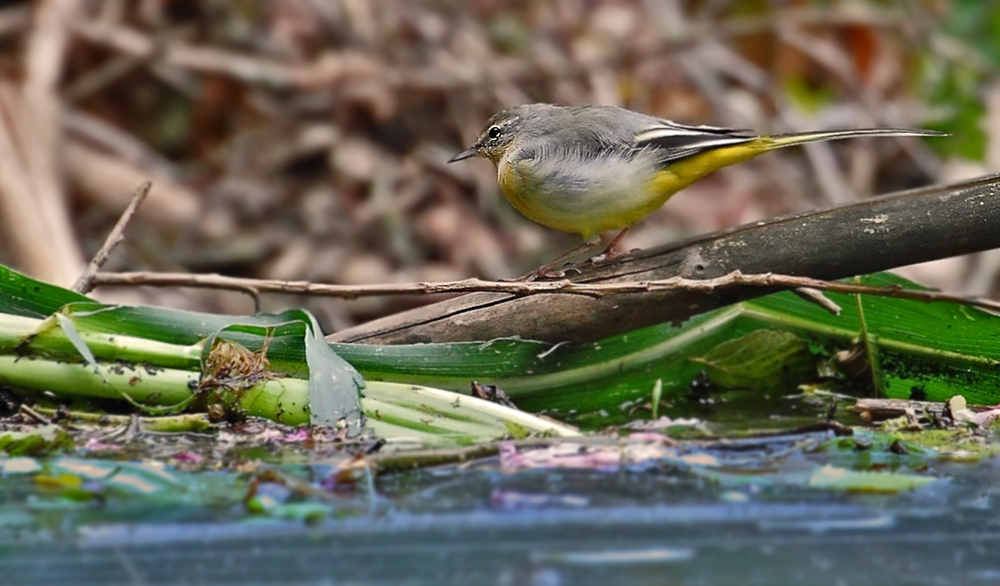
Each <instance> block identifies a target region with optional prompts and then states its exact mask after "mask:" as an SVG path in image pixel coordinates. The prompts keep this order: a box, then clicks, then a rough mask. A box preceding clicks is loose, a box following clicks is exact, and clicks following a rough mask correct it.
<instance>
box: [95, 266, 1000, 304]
mask: <svg viewBox="0 0 1000 586" xmlns="http://www.w3.org/2000/svg"><path fill="white" fill-rule="evenodd" d="M93 283H94V285H95V286H108V285H110V286H126V285H132V286H138V285H145V286H153V287H196V288H204V289H226V290H231V291H256V292H258V293H287V294H298V295H302V294H305V295H316V296H319V297H339V298H342V299H357V298H358V297H372V296H377V295H443V294H455V293H507V294H510V295H517V296H522V297H523V296H528V295H541V294H557V293H561V294H566V295H583V296H585V297H592V298H594V299H599V298H602V297H606V296H613V295H627V294H635V293H657V292H664V291H689V292H695V293H701V294H704V295H710V294H712V293H715V292H716V291H717V290H720V289H726V288H732V287H767V288H770V289H774V288H779V289H799V288H807V289H813V290H818V291H830V292H833V293H845V294H858V295H877V296H880V297H896V298H899V299H912V300H915V301H925V302H931V301H948V302H952V303H965V304H968V305H973V306H975V307H981V308H983V309H989V310H992V311H1000V301H993V300H992V299H983V298H979V297H966V296H962V295H951V294H948V293H941V292H939V291H925V290H918V289H903V288H901V287H875V286H871V285H855V284H851V283H834V282H830V281H823V280H820V279H812V278H809V277H794V276H790V275H776V274H773V273H764V274H760V275H744V274H742V273H740V272H739V271H733V272H732V273H729V274H727V275H723V276H721V277H716V278H714V279H685V278H683V277H671V278H669V279H662V280H658V281H625V282H619V283H574V282H572V281H570V280H568V279H561V280H558V281H532V282H527V283H526V282H511V281H483V280H480V279H465V280H462V281H443V282H438V283H376V284H372V285H327V284H323V283H310V282H308V281H278V280H269V279H246V278H240V277H226V276H223V275H192V274H188V273H147V272H135V273H97V274H96V275H94V279H93Z"/></svg>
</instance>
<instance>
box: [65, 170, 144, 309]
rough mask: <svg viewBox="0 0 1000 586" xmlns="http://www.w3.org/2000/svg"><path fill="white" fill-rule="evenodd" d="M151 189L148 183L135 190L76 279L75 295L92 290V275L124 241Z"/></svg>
mask: <svg viewBox="0 0 1000 586" xmlns="http://www.w3.org/2000/svg"><path fill="white" fill-rule="evenodd" d="M152 187H153V184H152V183H150V182H149V181H147V182H145V183H143V184H142V185H140V186H139V188H138V189H136V190H135V194H134V195H133V196H132V201H131V202H129V204H128V207H127V208H125V211H124V212H122V215H121V217H120V218H118V222H117V223H116V224H115V227H114V228H112V229H111V233H110V234H108V237H107V238H106V239H105V240H104V244H102V245H101V248H100V250H98V251H97V254H95V255H94V258H92V259H91V260H90V264H88V265H87V268H86V269H84V271H83V274H82V275H80V278H79V279H77V281H76V284H75V285H73V290H74V291H76V292H77V293H84V294H86V293H88V292H89V291H90V290H91V289H93V288H94V285H93V281H94V275H96V274H97V271H99V270H101V267H102V266H104V263H105V262H107V260H108V256H110V255H111V251H112V250H114V249H115V247H116V246H118V245H119V244H121V241H122V240H124V239H125V229H126V228H128V225H129V223H131V222H132V218H133V217H135V212H136V210H138V209H139V206H140V205H142V201H143V200H144V199H146V196H147V195H148V194H149V190H150V189H151V188H152Z"/></svg>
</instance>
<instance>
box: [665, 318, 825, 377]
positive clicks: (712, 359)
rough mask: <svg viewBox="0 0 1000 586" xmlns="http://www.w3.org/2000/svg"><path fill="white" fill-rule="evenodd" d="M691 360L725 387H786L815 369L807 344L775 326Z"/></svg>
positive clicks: (810, 373) (723, 344) (722, 345)
mask: <svg viewBox="0 0 1000 586" xmlns="http://www.w3.org/2000/svg"><path fill="white" fill-rule="evenodd" d="M692 360H693V361H694V362H697V363H699V364H702V365H704V367H705V370H706V372H707V374H708V377H709V378H710V379H711V381H712V382H713V383H715V384H717V385H719V386H722V387H728V388H747V389H755V390H767V389H781V388H789V387H792V386H794V385H796V384H797V383H798V382H801V381H803V380H805V379H806V378H807V377H809V376H810V375H813V376H814V375H815V371H816V366H815V359H814V357H813V355H812V354H811V353H810V352H809V344H807V343H806V341H805V340H803V339H802V338H799V337H798V336H796V335H795V334H792V333H789V332H782V331H777V330H756V331H754V332H751V333H749V334H747V335H745V336H742V337H740V338H736V339H734V340H728V341H726V342H723V343H721V344H719V345H718V346H716V347H715V348H713V349H712V350H711V351H710V352H708V353H707V354H705V355H704V356H700V357H695V358H692ZM657 380H659V379H657Z"/></svg>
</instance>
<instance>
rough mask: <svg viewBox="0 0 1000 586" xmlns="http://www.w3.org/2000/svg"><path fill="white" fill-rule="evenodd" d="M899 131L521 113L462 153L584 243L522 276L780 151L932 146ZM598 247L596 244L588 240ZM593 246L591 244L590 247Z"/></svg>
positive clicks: (525, 207) (516, 110) (594, 110)
mask: <svg viewBox="0 0 1000 586" xmlns="http://www.w3.org/2000/svg"><path fill="white" fill-rule="evenodd" d="M942 134H943V133H939V132H935V131H931V130H917V129H908V128H861V129H856V130H829V131H816V132H801V133H794V134H776V135H771V136H767V135H757V134H755V133H753V132H750V131H746V130H735V129H731V128H715V127H712V126H688V125H685V124H678V123H676V122H671V121H670V120H664V119H662V118H655V117H653V116H647V115H646V114H640V113H638V112H633V111H631V110H626V109H624V108H617V107H613V106H573V107H566V106H553V105H551V104H526V105H523V106H515V107H513V108H509V109H507V110H503V111H501V112H498V113H497V114H494V115H493V117H492V118H490V119H489V120H488V121H487V122H486V126H485V127H484V128H483V131H482V133H480V135H479V138H477V139H476V142H475V143H474V144H473V145H472V147H471V148H469V149H468V150H465V151H462V152H460V153H458V154H457V155H455V156H454V157H452V158H451V160H450V161H448V162H449V163H453V162H455V161H461V160H463V159H468V158H470V157H483V158H484V159H489V160H491V161H493V164H494V165H496V168H497V182H498V183H499V184H500V189H501V190H502V191H503V194H504V196H506V198H507V199H508V200H509V201H510V203H511V204H513V206H514V207H515V208H517V210H518V211H519V212H521V213H522V214H524V215H525V216H527V217H529V218H531V219H532V220H534V221H536V222H538V223H539V224H542V225H543V226H548V227H550V228H555V229H556V230H562V231H563V232H575V233H577V234H580V235H581V236H583V239H584V244H583V245H581V246H579V247H577V248H575V249H573V250H571V251H570V252H568V253H566V254H564V255H562V256H560V257H559V258H557V259H555V260H554V261H552V262H550V263H548V264H546V265H544V266H543V267H541V268H539V269H538V270H537V271H535V272H534V273H532V274H531V276H546V275H551V274H552V273H551V270H552V269H553V268H558V263H561V262H563V261H565V260H566V259H568V258H570V257H572V256H574V255H576V254H579V253H581V252H583V251H584V250H589V249H591V248H594V247H595V246H596V245H597V243H598V242H599V236H600V234H601V233H602V232H604V231H606V230H621V232H620V233H619V234H618V235H617V236H616V237H615V238H614V240H613V241H612V242H611V244H610V245H609V246H608V248H607V249H606V250H605V253H611V252H613V249H614V246H615V245H616V244H617V243H618V241H619V240H621V238H622V236H624V235H625V233H626V232H627V231H628V229H629V228H630V227H631V226H632V225H634V224H635V223H636V222H638V221H639V220H641V219H642V218H644V217H645V216H646V215H647V214H649V213H650V212H652V211H653V210H655V209H657V208H658V207H660V206H661V205H663V203H664V202H665V201H667V199H668V198H670V196H671V195H673V194H675V193H677V192H678V191H680V190H681V189H684V188H685V187H687V186H688V185H691V184H692V183H694V182H695V181H697V180H698V179H701V178H702V177H704V176H706V175H708V174H709V173H711V172H713V171H716V170H718V169H721V168H722V167H725V166H727V165H733V164H735V163H741V162H743V161H746V160H748V159H752V158H754V157H756V156H757V155H760V154H763V153H766V152H767V151H770V150H774V149H779V148H782V147H787V146H792V145H797V144H803V143H807V142H816V141H822V140H839V139H842V138H853V137H857V136H939V135H942ZM595 237H598V238H595ZM592 239H593V240H592Z"/></svg>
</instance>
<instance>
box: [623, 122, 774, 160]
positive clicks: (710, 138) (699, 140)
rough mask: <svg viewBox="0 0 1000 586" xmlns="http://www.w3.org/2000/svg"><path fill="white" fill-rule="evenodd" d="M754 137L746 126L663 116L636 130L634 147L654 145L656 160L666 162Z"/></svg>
mask: <svg viewBox="0 0 1000 586" xmlns="http://www.w3.org/2000/svg"><path fill="white" fill-rule="evenodd" d="M756 138H757V135H756V134H755V133H753V132H751V131H749V130H738V129H735V128H716V127H714V126H687V125H685V124H677V123H676V122H671V121H669V120H662V121H660V123H659V124H655V125H652V126H649V127H648V128H645V129H643V130H642V131H640V132H639V133H637V134H636V135H635V143H634V148H635V149H640V150H648V149H653V150H655V151H656V154H657V160H658V161H660V163H667V162H669V161H676V160H677V159H682V158H684V157H690V156H692V155H696V154H698V153H701V152H705V151H707V150H711V149H716V148H720V147H724V146H729V145H734V144H742V143H746V142H750V141H752V140H755V139H756Z"/></svg>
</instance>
